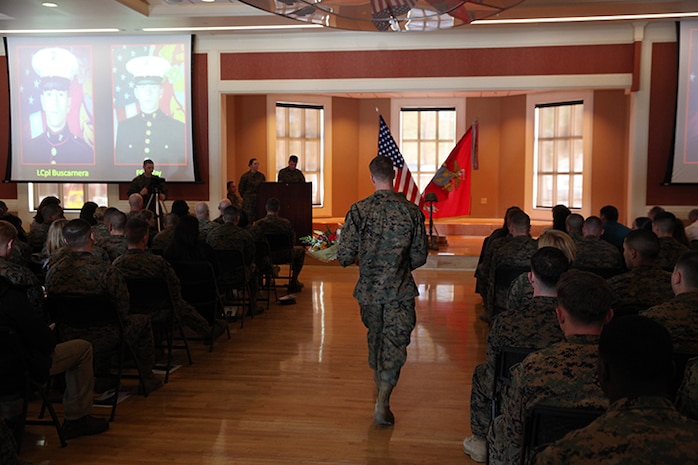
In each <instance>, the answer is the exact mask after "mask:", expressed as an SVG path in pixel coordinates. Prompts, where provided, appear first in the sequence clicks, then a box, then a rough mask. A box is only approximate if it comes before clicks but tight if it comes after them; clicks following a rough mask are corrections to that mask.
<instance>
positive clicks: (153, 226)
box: [129, 208, 158, 249]
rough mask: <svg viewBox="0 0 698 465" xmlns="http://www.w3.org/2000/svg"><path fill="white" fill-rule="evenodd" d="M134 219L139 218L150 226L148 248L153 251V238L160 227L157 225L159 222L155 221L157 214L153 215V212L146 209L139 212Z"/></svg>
mask: <svg viewBox="0 0 698 465" xmlns="http://www.w3.org/2000/svg"><path fill="white" fill-rule="evenodd" d="M133 217H134V218H138V219H139V220H143V221H145V222H146V224H147V225H148V248H149V249H152V246H153V238H154V237H155V235H156V234H157V233H158V225H157V221H156V220H155V213H153V211H152V210H148V209H146V208H144V209H143V210H141V211H139V212H138V213H137V214H136V215H134V216H133ZM129 219H130V218H129Z"/></svg>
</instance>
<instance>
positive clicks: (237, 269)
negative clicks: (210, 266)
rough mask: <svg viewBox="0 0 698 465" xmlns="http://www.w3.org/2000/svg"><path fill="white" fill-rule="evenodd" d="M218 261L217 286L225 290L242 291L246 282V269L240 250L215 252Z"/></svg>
mask: <svg viewBox="0 0 698 465" xmlns="http://www.w3.org/2000/svg"><path fill="white" fill-rule="evenodd" d="M215 252H216V258H217V259H218V284H219V286H220V287H221V288H225V289H243V288H244V287H245V286H246V285H247V282H248V278H249V276H248V273H247V267H246V266H245V257H244V255H243V253H242V250H239V249H219V250H216V251H215Z"/></svg>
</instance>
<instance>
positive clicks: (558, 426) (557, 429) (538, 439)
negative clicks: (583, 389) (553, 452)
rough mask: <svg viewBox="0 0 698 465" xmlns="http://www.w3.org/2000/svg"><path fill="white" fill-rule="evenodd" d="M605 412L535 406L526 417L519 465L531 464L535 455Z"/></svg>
mask: <svg viewBox="0 0 698 465" xmlns="http://www.w3.org/2000/svg"><path fill="white" fill-rule="evenodd" d="M604 412H605V410H599V409H592V408H566V407H554V406H548V405H536V406H534V407H533V408H532V409H531V410H530V411H529V412H528V414H527V415H526V421H525V423H524V435H523V443H522V448H521V464H522V465H524V464H529V463H532V460H533V457H534V456H535V453H536V452H538V451H539V450H540V449H542V448H543V447H545V446H546V445H548V444H551V443H553V442H555V441H557V440H558V439H561V438H562V437H563V436H564V435H566V434H567V433H569V432H570V431H574V430H577V429H580V428H584V427H586V426H587V425H589V423H591V422H592V421H594V420H596V419H597V418H598V417H599V416H601V415H602V414H603V413H604Z"/></svg>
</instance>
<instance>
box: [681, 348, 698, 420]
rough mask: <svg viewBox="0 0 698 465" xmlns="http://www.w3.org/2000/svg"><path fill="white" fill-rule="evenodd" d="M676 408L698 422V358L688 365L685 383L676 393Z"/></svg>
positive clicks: (690, 361)
mask: <svg viewBox="0 0 698 465" xmlns="http://www.w3.org/2000/svg"><path fill="white" fill-rule="evenodd" d="M676 408H677V409H678V411H679V412H681V413H682V414H683V415H686V416H687V417H688V418H691V419H693V420H698V357H693V358H692V359H690V360H689V361H688V362H687V363H686V370H685V372H684V375H683V381H682V382H681V386H680V387H679V391H678V392H677V393H676Z"/></svg>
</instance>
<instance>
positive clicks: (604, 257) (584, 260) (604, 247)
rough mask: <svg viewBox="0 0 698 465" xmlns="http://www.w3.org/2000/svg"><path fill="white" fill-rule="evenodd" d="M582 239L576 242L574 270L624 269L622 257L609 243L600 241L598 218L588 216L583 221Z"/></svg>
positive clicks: (600, 233)
mask: <svg viewBox="0 0 698 465" xmlns="http://www.w3.org/2000/svg"><path fill="white" fill-rule="evenodd" d="M582 234H583V236H584V237H583V239H582V240H581V241H579V242H577V257H576V258H575V260H574V264H573V265H572V266H574V267H575V268H584V269H589V268H601V269H618V270H622V269H624V268H625V262H624V261H623V255H622V254H621V253H620V251H619V250H618V249H617V248H616V247H614V246H612V245H611V244H610V243H608V242H606V241H602V240H601V235H602V234H603V223H602V222H601V218H599V217H598V216H590V217H589V218H587V219H586V220H584V225H583V226H582Z"/></svg>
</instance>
